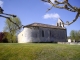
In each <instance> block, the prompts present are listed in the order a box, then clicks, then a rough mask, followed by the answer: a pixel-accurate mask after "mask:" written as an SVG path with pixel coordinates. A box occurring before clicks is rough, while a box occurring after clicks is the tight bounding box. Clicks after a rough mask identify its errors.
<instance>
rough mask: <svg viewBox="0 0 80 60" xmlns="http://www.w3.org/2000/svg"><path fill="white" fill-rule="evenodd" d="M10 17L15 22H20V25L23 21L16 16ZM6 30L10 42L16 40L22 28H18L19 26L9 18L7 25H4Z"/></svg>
mask: <svg viewBox="0 0 80 60" xmlns="http://www.w3.org/2000/svg"><path fill="white" fill-rule="evenodd" d="M10 19H11V20H12V21H13V22H15V23H16V24H18V25H19V26H21V25H22V24H21V21H20V19H19V18H17V17H15V18H13V17H10ZM4 32H8V34H7V35H5V36H6V38H7V39H8V42H13V43H14V42H16V40H17V39H16V36H17V34H18V33H19V32H20V29H18V27H17V26H16V25H15V24H13V23H12V22H10V21H9V20H8V19H7V20H6V21H5V27H4Z"/></svg>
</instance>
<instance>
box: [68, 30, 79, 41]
mask: <svg viewBox="0 0 80 60" xmlns="http://www.w3.org/2000/svg"><path fill="white" fill-rule="evenodd" d="M68 38H71V39H72V40H75V41H80V30H78V31H77V30H72V31H71V32H70V36H69V37H68Z"/></svg>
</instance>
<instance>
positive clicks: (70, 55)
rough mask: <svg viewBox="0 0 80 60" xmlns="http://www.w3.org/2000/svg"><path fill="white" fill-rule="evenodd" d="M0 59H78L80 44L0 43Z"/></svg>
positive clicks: (79, 59)
mask: <svg viewBox="0 0 80 60" xmlns="http://www.w3.org/2000/svg"><path fill="white" fill-rule="evenodd" d="M0 60H80V45H64V44H53V43H51V44H49V43H28V44H18V43H13V44H11V43H0Z"/></svg>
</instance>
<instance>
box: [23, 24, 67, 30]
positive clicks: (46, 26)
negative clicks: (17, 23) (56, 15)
mask: <svg viewBox="0 0 80 60" xmlns="http://www.w3.org/2000/svg"><path fill="white" fill-rule="evenodd" d="M25 27H43V28H57V29H66V28H62V27H59V26H55V25H49V24H42V23H32V24H29V25H26V26H24V27H23V28H25Z"/></svg>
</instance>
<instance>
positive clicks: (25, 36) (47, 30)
mask: <svg viewBox="0 0 80 60" xmlns="http://www.w3.org/2000/svg"><path fill="white" fill-rule="evenodd" d="M66 41H67V30H66V28H65V27H64V24H63V21H62V20H61V19H58V22H57V24H56V26H54V25H48V24H42V23H32V24H29V25H26V26H24V27H23V31H22V32H21V33H19V35H18V43H28V42H66Z"/></svg>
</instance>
